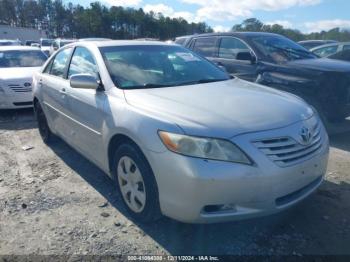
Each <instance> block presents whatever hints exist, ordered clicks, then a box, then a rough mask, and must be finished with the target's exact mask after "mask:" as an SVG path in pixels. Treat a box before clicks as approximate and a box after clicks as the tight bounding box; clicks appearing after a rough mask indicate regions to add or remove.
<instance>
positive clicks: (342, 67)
mask: <svg viewBox="0 0 350 262" xmlns="http://www.w3.org/2000/svg"><path fill="white" fill-rule="evenodd" d="M287 65H288V66H291V67H293V68H295V67H297V68H299V69H301V70H302V69H310V70H316V71H326V72H347V73H350V63H349V62H344V61H339V60H332V59H329V58H318V59H302V60H295V61H291V62H288V63H287Z"/></svg>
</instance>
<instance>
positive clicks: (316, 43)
mask: <svg viewBox="0 0 350 262" xmlns="http://www.w3.org/2000/svg"><path fill="white" fill-rule="evenodd" d="M332 43H337V41H334V40H305V41H299V42H298V44H299V45H301V46H303V47H305V48H306V49H308V50H310V49H312V48H315V47H318V46H321V45H326V44H332Z"/></svg>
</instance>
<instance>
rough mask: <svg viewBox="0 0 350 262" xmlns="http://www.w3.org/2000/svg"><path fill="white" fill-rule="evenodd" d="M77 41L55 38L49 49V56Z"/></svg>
mask: <svg viewBox="0 0 350 262" xmlns="http://www.w3.org/2000/svg"><path fill="white" fill-rule="evenodd" d="M76 41H78V40H77V39H62V38H57V39H55V40H53V42H52V44H51V47H50V56H51V55H52V54H53V53H55V52H56V51H57V50H58V49H60V48H61V47H63V46H65V45H68V44H71V43H74V42H76Z"/></svg>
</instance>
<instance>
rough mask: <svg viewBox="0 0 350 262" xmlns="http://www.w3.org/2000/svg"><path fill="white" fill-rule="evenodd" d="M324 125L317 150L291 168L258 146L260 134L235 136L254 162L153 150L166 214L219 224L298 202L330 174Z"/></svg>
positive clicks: (286, 206)
mask: <svg viewBox="0 0 350 262" xmlns="http://www.w3.org/2000/svg"><path fill="white" fill-rule="evenodd" d="M322 129H323V130H322V132H323V145H322V148H321V149H320V150H319V151H318V152H317V154H315V155H314V156H312V157H311V158H309V159H307V160H305V161H302V162H301V163H298V164H295V165H292V166H288V167H279V166H277V165H276V164H275V163H273V162H272V161H271V160H270V159H268V158H267V157H266V155H264V154H263V153H261V152H260V151H259V150H258V149H256V148H255V147H254V146H253V145H252V144H251V143H250V140H251V138H252V137H254V134H247V135H243V136H240V137H236V138H234V139H233V141H234V142H235V143H236V144H237V145H239V146H240V147H241V148H243V149H244V150H245V151H246V153H248V155H250V156H251V157H252V158H253V159H254V161H255V162H256V165H254V166H248V165H241V164H235V163H228V162H220V161H211V160H203V159H197V158H190V157H186V156H181V155H178V154H175V153H172V152H170V151H166V152H164V153H155V152H151V151H149V152H147V157H148V160H149V161H150V164H151V166H152V169H153V171H154V174H155V177H156V180H157V184H158V189H159V199H160V206H161V211H162V213H163V214H164V215H166V216H168V217H171V218H173V219H176V220H179V221H182V222H187V223H213V222H223V221H232V220H240V219H246V218H252V217H258V216H263V215H268V214H272V213H275V212H278V211H281V210H283V209H285V208H288V207H290V206H292V205H293V204H296V203H297V202H299V201H301V200H302V199H304V198H305V197H307V196H308V195H310V194H311V193H312V192H313V191H314V190H315V189H317V187H318V186H319V185H320V184H321V182H322V180H323V176H324V174H325V172H326V169H327V162H328V154H329V145H328V136H327V135H326V133H325V131H324V128H323V127H322ZM274 132H276V131H274ZM213 207H214V208H213ZM216 207H224V210H221V209H216Z"/></svg>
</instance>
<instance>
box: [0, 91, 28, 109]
mask: <svg viewBox="0 0 350 262" xmlns="http://www.w3.org/2000/svg"><path fill="white" fill-rule="evenodd" d="M32 100H33V97H32V93H30V92H28V93H15V94H4V93H1V94H0V109H19V108H28V107H33V101H32Z"/></svg>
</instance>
